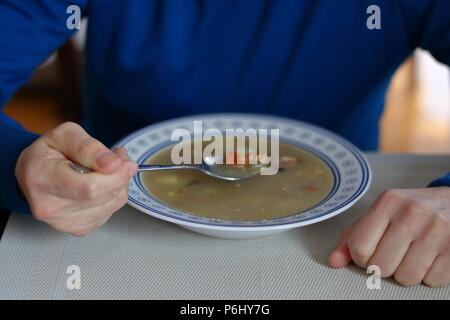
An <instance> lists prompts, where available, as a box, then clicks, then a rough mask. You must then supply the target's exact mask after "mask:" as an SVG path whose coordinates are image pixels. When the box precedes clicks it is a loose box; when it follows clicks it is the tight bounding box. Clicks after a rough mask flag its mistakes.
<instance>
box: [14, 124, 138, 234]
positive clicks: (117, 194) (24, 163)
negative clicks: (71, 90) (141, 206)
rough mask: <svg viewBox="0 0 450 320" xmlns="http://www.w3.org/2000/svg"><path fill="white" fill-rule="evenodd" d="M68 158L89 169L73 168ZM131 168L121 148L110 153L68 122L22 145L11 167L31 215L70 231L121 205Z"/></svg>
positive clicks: (83, 230)
mask: <svg viewBox="0 0 450 320" xmlns="http://www.w3.org/2000/svg"><path fill="white" fill-rule="evenodd" d="M70 162H76V163H79V164H81V165H83V166H85V167H88V168H90V169H91V170H92V172H90V173H83V174H81V173H78V172H75V171H74V170H72V169H71V168H70V167H69V163H70ZM136 172H137V164H136V163H135V162H133V161H130V160H128V154H127V151H126V150H125V149H124V148H118V149H116V150H115V151H114V152H113V151H111V150H109V149H108V148H106V147H105V146H104V145H103V144H102V143H100V142H99V141H97V140H95V139H94V138H92V137H91V136H89V135H88V134H87V133H86V132H85V131H84V130H83V128H82V127H80V126H79V125H78V124H76V123H72V122H66V123H64V124H61V125H60V126H58V127H57V128H55V129H54V130H52V131H50V132H48V133H47V134H45V135H43V136H41V137H40V138H39V139H37V140H36V141H35V142H34V143H33V144H32V145H31V146H29V147H28V148H26V149H25V150H24V151H23V152H22V153H21V155H20V157H19V159H18V160H17V163H16V170H15V174H16V177H17V181H18V183H19V185H20V188H21V190H22V192H23V194H24V195H25V197H26V199H27V200H28V203H29V205H30V208H31V211H32V213H33V216H34V217H35V218H36V219H38V220H41V221H44V222H46V223H48V224H49V225H50V226H52V227H53V228H55V229H57V230H60V231H63V232H68V233H70V234H72V235H74V236H83V235H86V234H88V233H89V232H91V231H93V230H94V229H96V228H97V227H99V226H101V225H102V224H104V223H105V222H106V221H107V220H108V219H109V218H110V217H111V215H112V214H113V213H114V212H116V211H117V210H119V209H120V208H121V207H122V206H123V205H124V204H126V202H127V198H128V180H129V179H130V178H131V177H133V176H134V175H135V174H136Z"/></svg>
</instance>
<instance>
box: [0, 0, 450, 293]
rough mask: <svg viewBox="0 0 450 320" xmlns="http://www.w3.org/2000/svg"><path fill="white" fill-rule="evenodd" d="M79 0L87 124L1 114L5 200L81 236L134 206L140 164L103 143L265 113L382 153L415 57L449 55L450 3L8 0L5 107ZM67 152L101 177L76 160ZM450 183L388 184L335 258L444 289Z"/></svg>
mask: <svg viewBox="0 0 450 320" xmlns="http://www.w3.org/2000/svg"><path fill="white" fill-rule="evenodd" d="M73 5H75V6H76V7H75V8H79V9H80V12H81V14H82V15H84V16H88V17H89V30H88V38H87V46H86V70H85V79H84V80H85V81H84V84H85V89H86V90H85V93H86V103H85V110H84V115H83V116H84V118H83V121H82V123H81V126H80V125H78V124H74V123H65V124H63V125H61V126H59V127H57V128H56V129H54V130H52V131H50V132H48V133H47V134H45V135H43V136H38V135H36V134H34V133H31V132H28V131H26V130H24V129H23V128H22V127H21V126H20V125H19V124H18V123H16V122H15V121H13V120H12V119H10V118H8V117H7V116H5V114H3V113H1V114H0V133H1V135H0V168H1V170H2V171H1V181H0V207H3V208H5V209H9V210H12V211H16V212H22V213H32V214H33V215H34V217H35V218H36V219H39V220H42V221H45V222H47V223H48V224H49V225H51V226H52V227H54V228H56V229H58V230H62V231H65V232H69V233H71V234H74V235H84V234H86V233H88V232H90V231H92V230H94V229H95V228H96V227H98V226H100V225H101V224H103V223H105V222H106V221H107V220H108V218H109V217H110V216H111V215H112V214H113V213H114V212H116V211H117V210H118V209H119V208H120V207H122V206H123V205H124V204H125V203H126V200H127V181H128V179H129V178H130V177H131V176H133V175H134V174H135V173H136V164H135V163H133V162H132V161H129V160H127V154H126V150H124V149H118V150H114V151H110V150H109V149H108V148H107V147H106V146H107V145H110V144H111V143H113V142H114V141H116V140H117V139H119V138H120V137H122V136H124V135H126V134H127V133H129V132H131V131H133V130H135V129H137V128H140V127H142V126H145V125H148V124H149V123H153V122H156V121H160V120H163V119H167V118H173V117H177V116H182V115H187V114H192V113H204V112H256V113H268V114H276V115H280V116H286V117H290V118H294V119H301V120H303V121H308V122H311V123H314V124H317V125H320V126H322V127H326V128H328V129H330V130H332V131H334V132H336V133H338V134H340V135H342V136H344V137H346V138H347V139H349V140H351V141H352V142H353V143H355V144H356V145H357V146H359V147H360V148H362V149H363V150H375V149H376V148H377V141H378V121H379V118H380V114H381V112H382V110H383V100H384V95H385V92H386V88H387V86H388V84H389V81H390V79H391V76H392V74H393V73H394V71H395V70H396V68H397V67H398V66H399V65H400V64H401V63H402V61H404V60H405V58H407V57H408V55H410V54H411V53H412V52H413V50H414V49H416V48H417V47H422V48H424V49H427V50H429V51H430V52H431V53H432V54H433V55H434V57H435V58H436V59H438V60H440V61H441V62H443V63H447V64H450V1H448V0H397V1H393V0H345V1H335V0H280V1H272V0H254V1H248V0H203V1H202V0H197V1H194V0H160V1H158V0H129V1H123V0H39V1H38V0H35V1H30V0H28V1H27V0H0V43H1V48H0V105H5V104H6V103H7V101H8V100H9V99H10V98H11V96H12V95H13V93H14V91H15V90H16V89H17V88H19V87H20V86H21V85H23V84H24V83H25V82H26V81H27V79H28V78H29V77H30V75H31V74H32V73H33V71H34V69H35V68H36V67H37V66H38V65H39V64H41V63H42V62H43V61H45V60H46V58H48V56H49V55H50V54H51V53H52V52H53V51H54V50H55V49H57V48H58V47H59V46H60V45H62V44H63V43H64V42H65V41H66V40H67V39H68V38H69V37H70V36H71V35H72V34H73V32H74V30H71V28H69V27H68V26H69V25H68V24H67V19H68V14H67V11H68V8H69V6H73ZM72 8H73V7H72ZM85 130H86V131H85ZM87 132H89V134H88V133H87ZM94 137H95V138H94ZM100 141H101V142H100ZM105 145H106V146H105ZM68 159H70V160H73V161H76V162H78V163H81V164H83V165H85V166H87V167H90V168H92V169H93V170H94V171H95V173H93V174H89V175H80V174H76V173H75V172H72V171H71V170H70V169H68V166H67V162H68V161H69V160H68ZM449 167H450V164H449ZM437 178H438V177H437ZM449 185H450V177H442V178H440V179H438V180H436V181H434V182H433V183H432V184H431V185H430V187H429V188H423V189H408V190H389V191H386V192H384V193H383V194H382V195H380V197H378V199H377V200H376V201H375V203H374V204H373V206H372V207H371V208H370V209H369V212H367V214H366V215H365V216H364V217H363V218H362V219H361V220H360V221H359V222H358V223H357V224H355V225H354V226H353V227H351V228H349V229H348V230H347V231H345V232H343V234H342V237H341V239H340V241H339V244H338V246H337V248H336V250H335V251H334V252H333V253H331V255H330V257H329V263H330V265H331V266H333V267H343V266H345V265H347V264H348V263H349V262H350V261H351V260H353V261H354V262H355V263H356V264H357V265H359V266H361V267H366V266H368V265H373V264H375V265H378V266H380V268H381V273H382V276H383V277H388V276H392V275H394V277H395V279H396V280H397V281H398V282H399V283H401V284H403V285H413V284H418V283H420V282H422V281H423V282H425V283H426V284H428V285H430V286H441V285H447V284H448V283H449V282H450V188H448V186H449Z"/></svg>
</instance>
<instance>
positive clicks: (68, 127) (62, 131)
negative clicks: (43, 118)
mask: <svg viewBox="0 0 450 320" xmlns="http://www.w3.org/2000/svg"><path fill="white" fill-rule="evenodd" d="M80 130H83V129H82V128H81V126H80V125H79V124H77V123H75V122H71V121H67V122H64V123H62V124H60V125H59V126H57V127H56V128H55V129H53V130H51V131H50V132H48V134H47V135H48V136H49V137H50V138H52V137H57V136H61V135H63V136H65V135H67V134H71V133H74V132H79V131H80Z"/></svg>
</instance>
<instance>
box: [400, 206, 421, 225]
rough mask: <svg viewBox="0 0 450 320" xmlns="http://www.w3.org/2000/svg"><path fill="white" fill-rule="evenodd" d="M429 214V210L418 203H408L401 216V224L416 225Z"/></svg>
mask: <svg viewBox="0 0 450 320" xmlns="http://www.w3.org/2000/svg"><path fill="white" fill-rule="evenodd" d="M425 214H427V210H426V209H425V208H424V207H422V205H420V204H419V203H417V202H410V203H408V204H407V205H406V206H405V208H404V210H403V211H402V212H401V214H400V217H399V219H400V222H401V223H404V224H406V225H411V224H415V223H417V222H418V221H421V218H422V217H423V216H424V215H425Z"/></svg>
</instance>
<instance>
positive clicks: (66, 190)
mask: <svg viewBox="0 0 450 320" xmlns="http://www.w3.org/2000/svg"><path fill="white" fill-rule="evenodd" d="M121 161H122V160H121ZM69 163H70V161H69V160H65V159H64V160H61V159H55V160H49V164H48V165H47V166H46V170H47V172H45V173H44V174H43V177H44V178H45V179H46V180H50V181H52V183H51V184H46V185H45V188H46V189H47V190H46V191H47V192H48V193H50V194H53V195H56V196H59V197H61V198H65V199H73V200H95V199H96V198H98V197H100V196H102V195H104V194H107V193H109V192H111V191H113V190H114V189H117V188H119V187H121V186H125V185H126V184H127V183H128V180H129V179H130V178H131V177H132V176H133V175H134V174H135V173H136V170H137V165H136V164H135V163H134V162H133V161H130V160H126V161H124V162H123V164H122V165H121V166H120V167H119V169H118V170H117V171H116V172H114V173H111V174H108V175H105V174H101V173H98V172H90V173H84V174H80V173H78V172H75V171H73V170H72V169H71V168H70V167H69Z"/></svg>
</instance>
